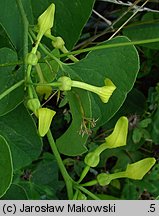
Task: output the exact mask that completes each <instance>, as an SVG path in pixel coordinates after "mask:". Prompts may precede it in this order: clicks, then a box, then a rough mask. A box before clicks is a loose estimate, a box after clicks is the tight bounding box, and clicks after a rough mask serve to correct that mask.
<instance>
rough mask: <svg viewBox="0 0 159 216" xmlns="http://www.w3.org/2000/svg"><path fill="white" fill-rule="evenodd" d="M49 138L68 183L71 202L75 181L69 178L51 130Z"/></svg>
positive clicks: (48, 134)
mask: <svg viewBox="0 0 159 216" xmlns="http://www.w3.org/2000/svg"><path fill="white" fill-rule="evenodd" d="M47 138H48V141H49V143H50V146H51V149H52V151H53V153H54V156H55V158H56V160H57V163H58V166H59V169H60V171H61V174H62V176H63V178H64V181H65V183H66V188H67V194H68V198H69V199H70V200H71V199H72V198H73V187H72V183H73V180H72V179H71V177H70V176H69V174H68V172H67V170H66V168H65V166H64V164H63V161H62V159H61V156H60V154H59V152H58V150H57V147H56V144H55V142H54V139H53V136H52V133H51V131H50V130H49V131H48V133H47Z"/></svg>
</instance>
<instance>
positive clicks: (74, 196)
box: [73, 189, 79, 200]
mask: <svg viewBox="0 0 159 216" xmlns="http://www.w3.org/2000/svg"><path fill="white" fill-rule="evenodd" d="M78 193H79V190H78V189H76V191H75V194H74V195H73V200H77V197H78Z"/></svg>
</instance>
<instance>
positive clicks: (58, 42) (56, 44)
mask: <svg viewBox="0 0 159 216" xmlns="http://www.w3.org/2000/svg"><path fill="white" fill-rule="evenodd" d="M52 45H53V46H54V47H55V48H57V49H61V48H62V47H63V46H64V45H65V42H64V40H63V39H62V38H61V37H56V40H55V41H52Z"/></svg>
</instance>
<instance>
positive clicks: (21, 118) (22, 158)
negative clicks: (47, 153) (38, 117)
mask: <svg viewBox="0 0 159 216" xmlns="http://www.w3.org/2000/svg"><path fill="white" fill-rule="evenodd" d="M0 134H2V135H3V136H4V137H5V139H6V140H7V142H8V144H9V146H10V149H11V153H12V159H13V167H14V169H15V170H16V169H20V168H22V167H24V166H26V165H28V164H30V163H31V162H32V161H33V160H35V159H37V158H38V156H39V154H40V152H41V147H42V142H41V139H40V137H39V136H38V133H37V130H36V128H35V124H34V121H33V119H32V118H31V116H30V114H29V113H28V112H27V110H26V108H25V107H24V106H23V105H20V106H18V107H17V108H16V109H14V110H13V111H12V112H10V113H8V114H6V115H5V116H2V117H0Z"/></svg>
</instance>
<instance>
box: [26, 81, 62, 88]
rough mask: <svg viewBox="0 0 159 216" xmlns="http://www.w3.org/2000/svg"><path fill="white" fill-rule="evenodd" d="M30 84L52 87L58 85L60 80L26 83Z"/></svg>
mask: <svg viewBox="0 0 159 216" xmlns="http://www.w3.org/2000/svg"><path fill="white" fill-rule="evenodd" d="M28 84H30V85H35V86H52V87H60V86H61V82H52V83H30V82H29V83H28Z"/></svg>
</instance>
